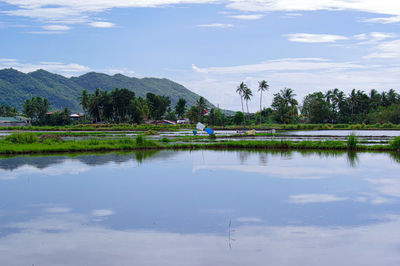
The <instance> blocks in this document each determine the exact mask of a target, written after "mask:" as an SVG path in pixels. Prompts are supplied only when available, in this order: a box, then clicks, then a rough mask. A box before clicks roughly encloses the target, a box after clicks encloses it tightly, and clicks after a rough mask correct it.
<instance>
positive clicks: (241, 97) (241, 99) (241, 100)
mask: <svg viewBox="0 0 400 266" xmlns="http://www.w3.org/2000/svg"><path fill="white" fill-rule="evenodd" d="M240 102H241V103H242V112H243V115H244V107H243V96H242V94H240Z"/></svg>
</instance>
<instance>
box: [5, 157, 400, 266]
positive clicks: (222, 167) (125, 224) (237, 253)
mask: <svg viewBox="0 0 400 266" xmlns="http://www.w3.org/2000/svg"><path fill="white" fill-rule="evenodd" d="M399 162H400V155H399V154H398V153H397V154H396V153H393V154H390V153H347V152H339V153H338V152H327V153H326V152H318V153H317V152H303V153H300V152H251V151H229V152H228V151H194V152H190V151H180V152H173V151H159V152H157V151H153V152H136V153H109V154H98V155H74V156H63V155H59V156H39V157H28V156H26V157H13V158H2V159H0V265H285V266H292V265H293V266H298V265H308V266H314V265H315V266H317V265H318V266H319V265H326V266H336V265H346V266H347V265H349V266H350V265H351V266H353V265H371V266H372V265H374V266H375V265H389V266H391V265H393V266H394V265H396V266H397V265H399V263H400V253H399V252H398V251H399V246H400V233H399V231H400V205H399V202H400V179H399V176H398V173H399V171H400V163H399Z"/></svg>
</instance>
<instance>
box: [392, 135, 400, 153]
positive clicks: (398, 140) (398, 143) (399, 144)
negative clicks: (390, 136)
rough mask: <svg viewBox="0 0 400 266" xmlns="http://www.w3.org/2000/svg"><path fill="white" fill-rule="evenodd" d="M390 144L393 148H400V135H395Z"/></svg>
mask: <svg viewBox="0 0 400 266" xmlns="http://www.w3.org/2000/svg"><path fill="white" fill-rule="evenodd" d="M390 146H391V147H392V148H393V149H395V150H400V137H395V138H394V140H393V141H392V142H391V143H390Z"/></svg>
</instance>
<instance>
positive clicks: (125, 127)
mask: <svg viewBox="0 0 400 266" xmlns="http://www.w3.org/2000/svg"><path fill="white" fill-rule="evenodd" d="M195 127H196V125H194V124H192V125H164V124H160V125H149V124H140V125H136V124H133V125H131V124H102V125H94V124H77V125H69V126H29V127H0V130H20V131H148V130H154V131H179V130H184V129H187V130H191V129H194V128H195ZM210 127H211V128H213V129H214V130H251V129H257V130H267V129H271V128H275V129H277V130H400V125H396V124H391V123H385V124H371V125H367V124H287V125H285V124H262V125H259V124H257V125H229V126H213V125H210Z"/></svg>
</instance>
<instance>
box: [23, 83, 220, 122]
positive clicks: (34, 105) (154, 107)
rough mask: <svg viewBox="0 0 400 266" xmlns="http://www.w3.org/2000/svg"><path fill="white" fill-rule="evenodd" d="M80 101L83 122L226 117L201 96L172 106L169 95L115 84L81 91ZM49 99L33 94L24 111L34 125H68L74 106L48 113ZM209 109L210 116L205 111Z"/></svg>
mask: <svg viewBox="0 0 400 266" xmlns="http://www.w3.org/2000/svg"><path fill="white" fill-rule="evenodd" d="M79 102H80V105H81V106H82V110H83V112H84V116H83V117H82V118H81V121H80V122H81V123H99V122H106V123H116V124H118V123H136V124H140V123H142V122H143V121H144V120H161V119H166V120H172V121H176V120H177V119H183V118H185V117H186V118H188V119H190V121H192V122H200V121H201V122H207V123H212V124H214V125H223V123H224V121H226V119H225V116H224V115H223V114H222V112H221V110H220V109H214V108H212V109H211V110H208V109H209V107H208V105H207V102H206V100H205V99H204V98H203V97H200V98H199V99H198V100H197V101H196V105H193V106H191V107H190V108H188V106H187V102H186V100H185V99H183V98H180V99H179V100H178V102H177V104H176V105H175V106H174V107H173V108H171V101H170V99H169V97H166V96H161V95H157V94H154V93H150V92H149V93H147V94H146V96H145V97H144V98H142V97H136V96H135V93H134V92H133V91H130V90H128V89H124V88H123V89H119V88H115V89H114V90H112V91H102V90H100V89H96V90H95V91H94V92H93V93H89V92H88V91H86V90H83V91H82V92H81V95H80V96H79ZM50 106H51V104H50V102H49V100H48V99H46V98H41V97H32V98H31V99H28V100H26V101H25V102H24V104H23V106H22V110H23V114H24V115H25V116H27V117H30V118H31V119H32V123H33V124H34V125H68V124H71V123H73V122H74V121H72V120H71V118H70V114H71V110H69V109H68V108H65V109H64V110H62V111H56V112H52V113H51V115H50V114H49V110H50ZM207 112H208V114H207V116H206V113H207Z"/></svg>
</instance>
